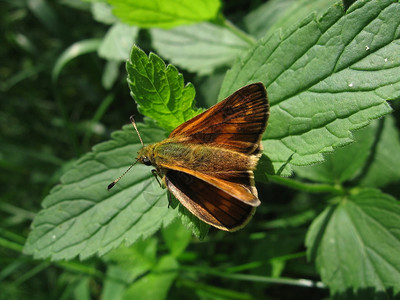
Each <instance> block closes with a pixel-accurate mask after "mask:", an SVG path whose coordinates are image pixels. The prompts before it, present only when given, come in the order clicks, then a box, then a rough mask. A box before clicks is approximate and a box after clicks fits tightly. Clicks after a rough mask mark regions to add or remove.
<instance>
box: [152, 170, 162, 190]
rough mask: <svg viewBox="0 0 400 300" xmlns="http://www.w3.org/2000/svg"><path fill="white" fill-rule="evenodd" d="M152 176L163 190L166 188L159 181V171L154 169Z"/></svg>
mask: <svg viewBox="0 0 400 300" xmlns="http://www.w3.org/2000/svg"><path fill="white" fill-rule="evenodd" d="M151 174H153V176H154V177H155V178H156V180H157V182H158V184H159V185H160V187H161V188H164V187H163V185H162V184H161V182H160V180H158V172H157V170H155V169H153V170H151Z"/></svg>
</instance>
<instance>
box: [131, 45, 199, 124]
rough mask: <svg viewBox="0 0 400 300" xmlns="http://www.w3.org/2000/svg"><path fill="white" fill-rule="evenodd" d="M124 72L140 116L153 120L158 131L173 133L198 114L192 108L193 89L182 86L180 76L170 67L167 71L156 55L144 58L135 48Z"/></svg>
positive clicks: (151, 54)
mask: <svg viewBox="0 0 400 300" xmlns="http://www.w3.org/2000/svg"><path fill="white" fill-rule="evenodd" d="M126 69H127V71H128V83H129V88H130V89H131V92H132V97H133V98H134V99H135V101H136V103H137V104H138V109H139V111H140V113H141V114H143V115H145V116H148V117H150V118H152V119H154V120H156V121H157V122H158V125H160V126H161V127H163V128H165V129H167V130H169V131H172V130H173V129H174V128H176V127H177V126H179V125H180V124H182V123H183V122H185V121H187V120H189V119H191V118H193V117H194V116H196V115H197V114H198V113H199V112H200V110H195V109H193V108H192V106H193V100H194V96H195V90H194V87H193V85H192V84H190V83H189V84H187V85H186V86H185V85H184V82H183V76H182V74H180V73H178V70H177V69H176V68H175V67H174V66H172V65H168V67H166V66H165V63H164V62H163V61H162V59H161V58H159V57H158V56H157V55H155V54H153V53H150V55H149V57H147V55H146V54H145V53H144V52H143V51H142V50H141V49H139V48H138V47H136V46H134V47H133V48H132V52H131V55H130V59H129V61H128V62H127V63H126Z"/></svg>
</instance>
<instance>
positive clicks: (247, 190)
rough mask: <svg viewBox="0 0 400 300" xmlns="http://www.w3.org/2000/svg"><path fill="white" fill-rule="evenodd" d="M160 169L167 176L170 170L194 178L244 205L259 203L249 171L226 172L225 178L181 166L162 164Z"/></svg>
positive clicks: (252, 176) (251, 174) (251, 172)
mask: <svg viewBox="0 0 400 300" xmlns="http://www.w3.org/2000/svg"><path fill="white" fill-rule="evenodd" d="M161 167H162V168H165V169H167V176H168V174H170V172H171V170H173V171H177V172H179V173H182V174H187V175H188V176H190V177H193V176H194V177H196V178H198V179H200V180H202V181H204V182H206V183H208V184H209V185H212V186H214V187H215V188H217V189H220V190H222V191H223V192H225V193H226V194H228V195H230V196H231V197H233V198H235V199H237V200H239V201H241V202H243V203H245V204H246V205H250V206H254V207H255V206H258V205H260V203H261V202H260V200H259V199H258V195H257V189H256V188H255V186H254V175H253V171H251V170H248V171H242V172H235V171H231V172H229V171H228V172H226V173H225V174H224V175H225V176H221V174H218V175H219V176H218V177H217V176H214V175H213V176H211V175H208V174H204V173H201V172H198V171H195V170H191V169H187V168H184V167H181V166H175V165H166V164H162V165H161ZM182 176H183V175H182Z"/></svg>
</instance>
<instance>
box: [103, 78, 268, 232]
mask: <svg viewBox="0 0 400 300" xmlns="http://www.w3.org/2000/svg"><path fill="white" fill-rule="evenodd" d="M268 117H269V103H268V98H267V92H266V90H265V87H264V85H263V84H262V83H253V84H249V85H247V86H245V87H242V88H241V89H239V90H237V91H236V92H234V93H233V94H232V95H230V96H229V97H227V98H226V99H225V100H223V101H221V102H219V103H217V104H216V105H214V106H212V107H211V108H209V109H208V110H206V111H204V112H203V113H201V114H199V115H197V116H196V117H194V118H192V119H190V120H188V121H186V122H185V123H183V124H181V125H180V126H178V127H177V128H175V129H174V130H173V131H172V132H171V134H170V135H169V136H168V138H166V139H165V140H163V141H161V142H158V143H154V144H151V145H148V146H143V148H142V149H141V150H139V152H138V155H137V158H136V161H137V162H140V163H142V164H144V165H148V166H153V167H154V168H155V169H154V170H153V174H154V175H155V176H156V177H157V176H158V177H160V178H161V180H162V184H163V185H164V186H166V187H167V189H168V190H169V192H171V193H172V194H173V195H174V196H175V198H177V199H178V200H179V201H180V203H181V204H182V205H183V206H184V207H186V208H187V209H188V210H189V211H190V212H191V213H192V214H193V215H195V216H196V217H198V218H199V219H200V220H202V221H204V222H205V223H208V224H210V225H212V226H214V227H216V228H219V229H221V230H226V231H236V230H238V229H240V228H242V227H243V226H245V225H246V224H247V223H248V222H249V220H250V219H251V217H252V216H253V214H254V212H255V208H256V207H257V206H259V205H260V200H259V199H258V194H257V189H256V187H255V184H254V173H253V170H254V169H255V168H256V166H257V163H258V160H259V158H260V156H261V152H262V145H261V143H260V141H261V137H262V135H263V133H264V131H265V129H266V126H267V121H268ZM131 121H132V120H131ZM132 124H133V125H134V126H135V129H136V130H137V128H136V125H135V123H134V122H132ZM138 134H139V132H138ZM139 138H140V134H139ZM140 140H141V138H140ZM141 142H142V140H141ZM142 145H143V142H142ZM125 173H126V172H125ZM125 173H124V174H125ZM121 177H122V176H121ZM119 179H120V178H118V179H117V180H115V181H114V182H113V183H112V184H110V185H109V189H110V188H111V187H112V186H114V184H115V183H116V182H117V181H118V180H119Z"/></svg>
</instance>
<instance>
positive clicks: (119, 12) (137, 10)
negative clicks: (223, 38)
mask: <svg viewBox="0 0 400 300" xmlns="http://www.w3.org/2000/svg"><path fill="white" fill-rule="evenodd" d="M108 3H110V4H111V5H112V6H113V7H114V9H113V13H114V15H116V16H117V17H118V18H119V19H120V20H121V21H122V22H124V23H127V24H130V25H135V26H139V27H142V28H152V27H158V28H172V27H174V26H179V25H184V24H193V23H198V22H202V21H212V20H216V19H217V17H218V13H219V10H220V6H221V3H220V1H219V0H190V1H189V0H169V1H163V0H153V1H146V0H108Z"/></svg>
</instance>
